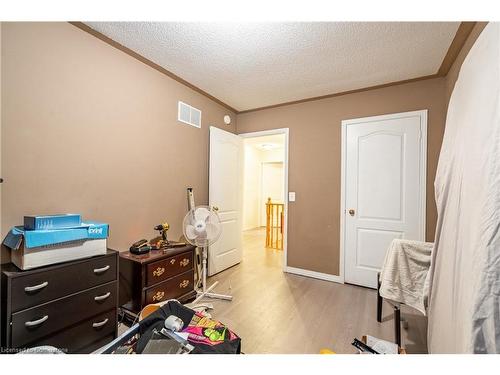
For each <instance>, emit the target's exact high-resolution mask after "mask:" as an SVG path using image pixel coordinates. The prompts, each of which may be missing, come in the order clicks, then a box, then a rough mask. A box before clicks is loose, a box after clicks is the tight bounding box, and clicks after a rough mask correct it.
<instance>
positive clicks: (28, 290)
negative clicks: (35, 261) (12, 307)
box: [24, 281, 49, 293]
mask: <svg viewBox="0 0 500 375" xmlns="http://www.w3.org/2000/svg"><path fill="white" fill-rule="evenodd" d="M47 285H49V282H48V281H45V282H43V283H41V284H38V285H34V286H27V287H26V288H24V291H25V292H26V293H32V292H36V291H37V290H40V289H43V288H45V287H46V286H47Z"/></svg>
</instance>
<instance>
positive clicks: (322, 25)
mask: <svg viewBox="0 0 500 375" xmlns="http://www.w3.org/2000/svg"><path fill="white" fill-rule="evenodd" d="M87 25H89V26H90V27H92V28H93V29H95V30H97V31H99V32H101V33H102V34H104V35H106V36H108V37H110V38H111V39H113V40H115V41H117V42H118V43H120V44H122V45H124V46H126V47H128V48H130V49H131V50H133V51H135V52H137V53H139V54H141V55H142V56H144V57H146V58H148V59H149V60H151V61H153V62H155V63H157V64H158V65H160V66H162V67H164V68H165V69H167V70H169V71H171V72H173V73H174V74H176V75H178V76H179V77H181V78H183V79H185V80H186V81H188V82H190V83H191V84H193V85H195V86H197V87H199V88H200V89H202V90H204V91H206V92H208V93H209V94H211V95H213V96H214V97H216V98H218V99H219V100H221V101H223V102H225V103H226V104H228V105H230V106H231V107H233V108H236V109H237V110H239V111H243V110H247V109H252V108H257V107H263V106H268V105H273V104H278V103H282V102H287V101H293V100H300V99H305V98H310V97H315V96H321V95H328V94H332V93H336V92H342V91H348V90H354V89H359V88H364V87H369V86H374V85H379V84H384V83H389V82H394V81H400V80H406V79H411V78H416V77H421V76H426V75H431V74H435V73H436V72H437V70H438V69H439V66H440V65H441V62H442V61H443V58H444V56H445V54H446V52H447V50H448V47H449V46H450V44H451V41H452V40H453V37H454V36H455V33H456V31H457V29H458V26H459V23H458V22H319V23H305V22H304V23H175V22H174V23H172V22H87Z"/></svg>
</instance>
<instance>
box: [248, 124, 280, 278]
mask: <svg viewBox="0 0 500 375" xmlns="http://www.w3.org/2000/svg"><path fill="white" fill-rule="evenodd" d="M275 134H284V135H285V159H284V161H283V170H284V176H285V177H284V178H285V183H284V189H285V192H284V203H285V211H284V216H285V220H284V221H285V223H284V226H285V227H284V228H283V272H286V269H287V253H288V251H287V248H288V138H289V137H288V135H289V129H288V128H280V129H271V130H262V131H257V132H251V133H242V134H238V135H239V136H240V137H242V138H254V137H262V136H265V135H275ZM259 214H260V212H259ZM259 221H260V219H259Z"/></svg>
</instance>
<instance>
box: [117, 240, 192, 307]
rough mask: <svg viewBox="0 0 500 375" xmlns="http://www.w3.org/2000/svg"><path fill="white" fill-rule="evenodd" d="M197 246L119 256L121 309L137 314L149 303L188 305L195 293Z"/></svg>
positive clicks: (124, 253) (123, 253) (128, 253)
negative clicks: (171, 302)
mask: <svg viewBox="0 0 500 375" xmlns="http://www.w3.org/2000/svg"><path fill="white" fill-rule="evenodd" d="M194 250H195V248H194V246H191V245H187V246H184V247H177V248H171V249H167V250H152V251H150V252H149V253H147V254H143V255H134V254H132V253H130V252H129V251H124V252H121V253H120V306H121V307H122V309H123V310H124V312H125V313H132V315H137V314H139V313H140V312H141V310H142V308H143V307H144V306H146V305H148V304H150V303H158V302H161V301H165V300H168V299H171V298H175V299H177V300H179V301H180V302H186V301H188V300H190V299H192V298H194V297H195V296H196V292H195V290H194Z"/></svg>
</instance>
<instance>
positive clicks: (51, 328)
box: [1, 250, 118, 353]
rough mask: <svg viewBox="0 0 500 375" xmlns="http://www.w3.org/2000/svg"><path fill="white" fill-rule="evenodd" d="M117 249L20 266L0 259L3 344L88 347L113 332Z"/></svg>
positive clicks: (101, 342)
mask: <svg viewBox="0 0 500 375" xmlns="http://www.w3.org/2000/svg"><path fill="white" fill-rule="evenodd" d="M117 278H118V252H117V251H114V250H108V251H107V253H106V254H105V255H102V256H97V257H93V258H86V259H80V260H76V261H71V262H66V263H61V264H57V265H52V266H48V267H41V268H37V269H33V270H28V271H21V270H19V269H18V268H17V267H16V266H14V265H13V264H11V263H8V264H4V265H2V296H1V297H2V300H1V302H2V322H1V327H2V335H1V337H2V348H30V347H35V346H41V345H51V346H54V347H57V348H59V349H61V350H63V351H66V352H68V353H90V352H91V351H93V350H95V349H97V348H99V347H101V346H102V345H104V344H106V343H107V342H109V341H111V340H113V339H114V338H116V335H117V308H118V280H117Z"/></svg>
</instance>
